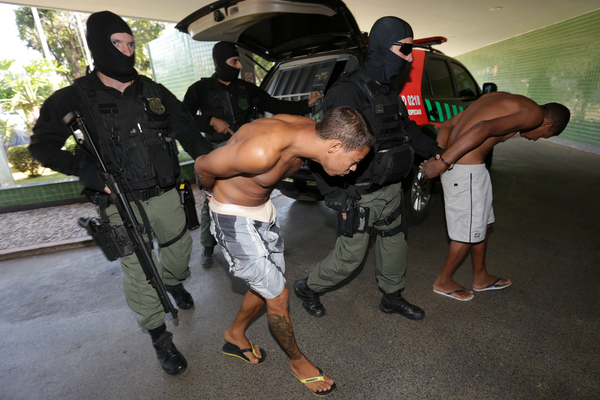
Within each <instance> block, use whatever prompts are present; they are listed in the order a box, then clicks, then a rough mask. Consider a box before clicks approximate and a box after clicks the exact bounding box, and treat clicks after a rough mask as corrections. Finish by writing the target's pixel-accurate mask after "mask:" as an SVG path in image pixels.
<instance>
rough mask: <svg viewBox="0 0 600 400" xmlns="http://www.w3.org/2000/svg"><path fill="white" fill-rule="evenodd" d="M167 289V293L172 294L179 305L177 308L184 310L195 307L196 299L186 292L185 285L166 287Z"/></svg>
mask: <svg viewBox="0 0 600 400" xmlns="http://www.w3.org/2000/svg"><path fill="white" fill-rule="evenodd" d="M165 289H167V292H169V293H171V295H172V296H173V298H174V299H175V303H177V307H179V308H183V309H184V310H187V309H188V308H192V307H194V299H192V295H191V294H189V293H188V291H187V290H185V288H184V287H183V284H181V283H180V284H179V285H175V286H170V285H165Z"/></svg>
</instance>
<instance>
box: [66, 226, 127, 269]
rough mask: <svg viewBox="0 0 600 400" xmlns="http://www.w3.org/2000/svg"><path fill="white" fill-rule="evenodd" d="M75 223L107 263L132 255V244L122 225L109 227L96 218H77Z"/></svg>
mask: <svg viewBox="0 0 600 400" xmlns="http://www.w3.org/2000/svg"><path fill="white" fill-rule="evenodd" d="M77 222H78V223H79V225H80V226H81V227H83V228H85V230H86V231H87V232H88V233H89V235H90V236H91V237H92V239H93V240H94V243H96V245H97V246H98V247H100V248H101V249H102V252H103V253H104V255H105V256H106V258H107V259H108V261H115V260H117V259H119V258H121V257H125V256H128V255H130V254H133V244H132V243H131V240H130V239H129V235H128V234H127V229H126V228H125V226H124V225H119V226H111V225H110V223H108V221H103V220H100V219H98V218H79V220H78V221H77Z"/></svg>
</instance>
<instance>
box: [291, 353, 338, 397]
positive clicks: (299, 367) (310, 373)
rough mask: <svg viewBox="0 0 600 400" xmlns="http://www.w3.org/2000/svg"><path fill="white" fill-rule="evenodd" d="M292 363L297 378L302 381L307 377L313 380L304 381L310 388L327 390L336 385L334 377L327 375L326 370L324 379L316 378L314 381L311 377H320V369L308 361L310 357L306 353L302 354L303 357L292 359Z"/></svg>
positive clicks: (319, 390) (317, 390)
mask: <svg viewBox="0 0 600 400" xmlns="http://www.w3.org/2000/svg"><path fill="white" fill-rule="evenodd" d="M290 364H291V367H292V372H293V373H294V375H296V378H298V379H300V380H301V381H302V380H306V379H310V380H311V382H306V383H305V382H303V383H304V385H306V387H307V388H308V389H310V390H311V391H313V392H316V393H319V392H325V391H327V390H330V389H331V388H332V387H333V386H334V385H335V382H334V381H333V379H331V378H330V377H329V376H327V375H325V373H324V372H323V380H320V379H318V380H317V379H315V380H314V381H313V379H311V378H319V375H320V372H319V369H318V368H317V367H315V366H314V365H313V364H312V363H311V362H310V361H308V359H307V358H306V357H305V356H304V355H302V358H300V359H299V360H295V361H294V360H292V361H291V362H290Z"/></svg>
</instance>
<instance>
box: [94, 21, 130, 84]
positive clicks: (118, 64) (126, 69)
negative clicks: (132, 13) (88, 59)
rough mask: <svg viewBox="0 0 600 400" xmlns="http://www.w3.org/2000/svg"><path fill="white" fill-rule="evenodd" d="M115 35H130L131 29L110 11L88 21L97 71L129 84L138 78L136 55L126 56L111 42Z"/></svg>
mask: <svg viewBox="0 0 600 400" xmlns="http://www.w3.org/2000/svg"><path fill="white" fill-rule="evenodd" d="M113 33H128V34H130V35H131V36H133V34H132V32H131V29H130V28H129V26H128V25H127V23H126V22H125V21H123V19H122V18H121V17H119V16H118V15H116V14H113V13H112V12H110V11H100V12H97V13H94V14H92V15H90V17H89V18H88V20H87V42H88V46H89V47H90V51H91V52H92V56H93V57H94V66H95V68H96V70H98V71H100V72H102V73H103V74H104V75H106V76H108V77H109V78H113V79H116V80H118V81H119V82H129V81H131V80H133V79H135V77H136V76H137V71H136V70H135V68H134V67H133V65H134V63H135V53H134V54H132V55H131V56H129V57H128V56H126V55H125V54H123V53H121V52H120V51H119V49H117V48H116V47H115V46H114V45H113V44H112V42H111V40H110V37H111V35H112V34H113Z"/></svg>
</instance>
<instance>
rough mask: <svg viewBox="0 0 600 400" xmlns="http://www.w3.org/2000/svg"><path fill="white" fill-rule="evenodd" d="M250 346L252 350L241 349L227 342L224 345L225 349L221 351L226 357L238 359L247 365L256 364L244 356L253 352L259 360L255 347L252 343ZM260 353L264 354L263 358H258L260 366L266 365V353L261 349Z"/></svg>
mask: <svg viewBox="0 0 600 400" xmlns="http://www.w3.org/2000/svg"><path fill="white" fill-rule="evenodd" d="M250 346H252V348H250V349H240V348H239V347H237V346H236V345H235V344H231V343H229V342H227V341H226V342H225V344H224V345H223V349H222V350H221V351H222V352H223V354H225V355H228V356H232V357H237V358H239V359H241V360H243V361H245V362H247V363H250V364H254V363H253V362H252V361H250V359H249V358H248V357H246V356H245V355H244V353H247V352H252V354H254V356H255V357H256V358H258V355H257V354H256V350H255V349H254V345H253V344H252V342H250ZM260 353H261V354H262V357H261V358H258V364H262V363H264V362H265V360H266V359H267V353H266V351H264V350H263V349H260Z"/></svg>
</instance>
